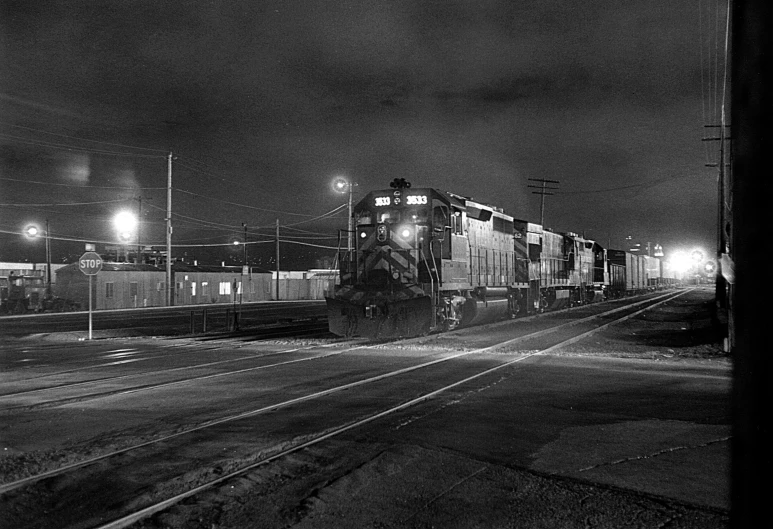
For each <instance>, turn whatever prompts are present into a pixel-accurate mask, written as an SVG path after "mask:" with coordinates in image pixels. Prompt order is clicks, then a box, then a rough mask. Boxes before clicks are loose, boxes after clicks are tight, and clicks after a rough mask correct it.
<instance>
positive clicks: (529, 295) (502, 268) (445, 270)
mask: <svg viewBox="0 0 773 529" xmlns="http://www.w3.org/2000/svg"><path fill="white" fill-rule="evenodd" d="M352 216H353V217H354V219H353V227H354V233H353V237H350V240H351V241H352V244H351V245H350V247H348V248H346V249H345V250H342V251H340V252H339V270H340V284H339V285H337V286H336V289H335V292H334V293H333V295H332V296H328V297H327V298H326V302H327V311H328V321H329V327H330V331H331V332H333V333H334V334H337V335H339V336H346V337H350V336H363V337H368V338H372V339H389V338H399V337H409V336H418V335H423V334H427V333H429V332H433V331H443V330H451V329H454V328H457V327H459V326H466V325H474V324H478V323H484V322H489V321H494V320H497V319H502V318H508V317H513V316H516V315H518V314H523V313H527V312H537V311H542V310H545V309H547V308H560V307H564V306H568V305H570V304H575V303H587V302H591V301H598V300H600V299H603V297H604V295H605V288H606V286H607V285H608V284H609V277H608V271H607V255H606V250H605V249H604V248H602V247H601V246H600V245H598V244H597V243H596V242H595V241H593V240H590V239H585V238H584V237H581V236H580V235H578V234H576V233H554V232H552V231H550V230H548V229H545V228H543V227H542V226H540V225H538V224H534V223H530V222H527V221H524V220H518V219H515V218H514V217H512V216H510V215H507V214H505V213H504V211H503V210H502V209H501V208H497V207H493V206H490V205H486V204H482V203H479V202H475V201H474V200H472V199H471V198H469V197H464V196H460V195H456V194H453V193H448V192H444V191H441V190H438V189H433V188H412V187H411V185H410V183H409V182H406V181H405V180H404V179H395V181H393V182H392V183H391V185H390V188H389V189H383V190H377V191H371V192H370V193H368V194H367V195H366V196H365V197H364V198H363V199H362V200H361V201H360V202H358V203H357V204H356V205H355V206H354V207H353V209H352Z"/></svg>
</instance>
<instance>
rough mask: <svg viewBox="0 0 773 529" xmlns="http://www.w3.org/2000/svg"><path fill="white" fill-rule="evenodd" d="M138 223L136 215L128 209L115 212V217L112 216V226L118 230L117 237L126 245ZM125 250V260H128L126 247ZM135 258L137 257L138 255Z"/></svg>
mask: <svg viewBox="0 0 773 529" xmlns="http://www.w3.org/2000/svg"><path fill="white" fill-rule="evenodd" d="M138 224H139V221H138V220H137V217H136V216H135V215H134V213H131V212H130V211H121V212H120V213H118V214H116V216H115V217H113V226H115V229H116V231H117V232H118V238H119V239H120V240H121V242H123V244H124V245H127V244H128V243H129V241H130V240H131V239H132V237H133V236H134V235H135V233H136V230H137V226H138ZM125 251H126V254H127V255H126V260H127V262H128V260H129V255H128V253H129V252H128V249H127V250H125ZM137 258H138V259H139V255H138V256H137Z"/></svg>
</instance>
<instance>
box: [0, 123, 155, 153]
mask: <svg viewBox="0 0 773 529" xmlns="http://www.w3.org/2000/svg"><path fill="white" fill-rule="evenodd" d="M0 125H7V126H9V127H14V128H17V129H24V130H30V131H33V132H41V133H43V134H49V135H51V136H59V137H60V138H69V139H73V140H77V141H88V142H90V143H99V144H101V145H110V146H111V147H124V148H126V149H138V150H142V151H152V152H158V153H164V154H166V151H163V150H161V149H151V148H148V147H137V146H135V145H124V144H122V143H110V142H107V141H100V140H90V139H88V138H79V137H78V136H70V135H68V134H60V133H56V132H49V131H47V130H42V129H36V128H33V127H25V126H24V125H16V124H13V123H7V122H4V121H0Z"/></svg>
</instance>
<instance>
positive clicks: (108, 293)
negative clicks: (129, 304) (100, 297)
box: [105, 283, 115, 298]
mask: <svg viewBox="0 0 773 529" xmlns="http://www.w3.org/2000/svg"><path fill="white" fill-rule="evenodd" d="M114 295H115V283H105V297H106V298H112V297H113V296H114Z"/></svg>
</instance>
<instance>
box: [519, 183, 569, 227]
mask: <svg viewBox="0 0 773 529" xmlns="http://www.w3.org/2000/svg"><path fill="white" fill-rule="evenodd" d="M529 181H531V182H542V185H541V186H533V185H529V186H527V187H532V188H535V189H539V190H540V191H532V192H531V193H532V195H542V199H541V200H540V206H539V223H540V226H544V225H545V195H554V194H555V193H548V191H555V190H557V189H558V187H549V186H548V184H560V183H561V182H559V181H558V180H545V179H544V178H529Z"/></svg>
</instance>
